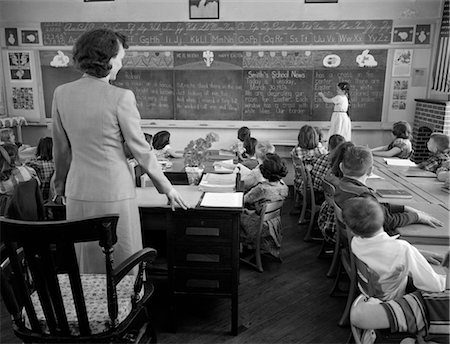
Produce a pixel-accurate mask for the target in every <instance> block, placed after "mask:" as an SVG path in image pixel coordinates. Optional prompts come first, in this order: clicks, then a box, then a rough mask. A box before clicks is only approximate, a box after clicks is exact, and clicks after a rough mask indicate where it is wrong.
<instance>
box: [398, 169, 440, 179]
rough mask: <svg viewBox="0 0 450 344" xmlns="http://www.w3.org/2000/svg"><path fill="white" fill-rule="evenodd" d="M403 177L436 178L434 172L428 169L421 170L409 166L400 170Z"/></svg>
mask: <svg viewBox="0 0 450 344" xmlns="http://www.w3.org/2000/svg"><path fill="white" fill-rule="evenodd" d="M402 174H403V175H404V176H405V177H422V178H436V174H434V173H433V172H430V171H425V170H422V169H420V168H418V167H409V168H408V169H407V170H406V171H404V172H402Z"/></svg>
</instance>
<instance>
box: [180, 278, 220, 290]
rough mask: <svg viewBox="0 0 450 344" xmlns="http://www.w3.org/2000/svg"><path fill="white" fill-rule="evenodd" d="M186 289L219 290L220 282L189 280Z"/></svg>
mask: <svg viewBox="0 0 450 344" xmlns="http://www.w3.org/2000/svg"><path fill="white" fill-rule="evenodd" d="M186 287H188V288H210V289H219V281H217V280H200V279H188V280H187V281H186Z"/></svg>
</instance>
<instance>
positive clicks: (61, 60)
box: [50, 50, 69, 68]
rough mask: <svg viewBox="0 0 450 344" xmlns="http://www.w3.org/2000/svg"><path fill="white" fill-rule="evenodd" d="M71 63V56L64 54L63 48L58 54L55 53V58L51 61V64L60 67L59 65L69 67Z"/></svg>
mask: <svg viewBox="0 0 450 344" xmlns="http://www.w3.org/2000/svg"><path fill="white" fill-rule="evenodd" d="M68 65H69V56H67V55H64V53H63V52H62V51H61V50H58V55H55V56H54V57H53V59H52V60H51V61H50V66H52V67H55V68H58V67H67V66H68Z"/></svg>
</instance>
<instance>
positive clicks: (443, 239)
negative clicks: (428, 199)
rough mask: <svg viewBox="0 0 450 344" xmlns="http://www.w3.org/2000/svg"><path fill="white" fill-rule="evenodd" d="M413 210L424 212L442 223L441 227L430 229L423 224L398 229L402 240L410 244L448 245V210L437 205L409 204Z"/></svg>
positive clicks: (449, 239) (449, 234)
mask: <svg viewBox="0 0 450 344" xmlns="http://www.w3.org/2000/svg"><path fill="white" fill-rule="evenodd" d="M409 205H410V206H412V207H413V208H415V209H418V210H421V211H424V212H426V213H428V214H430V215H432V216H434V217H435V218H436V219H438V220H439V221H441V222H442V223H443V226H442V227H436V228H433V227H430V226H426V225H423V224H419V223H416V224H412V225H408V226H405V227H400V228H398V231H399V233H400V235H401V238H402V239H405V240H406V241H409V242H410V243H412V244H426V245H445V246H446V247H447V248H448V246H449V245H450V219H449V213H448V210H447V209H445V208H444V207H443V206H442V205H439V204H426V203H417V204H409Z"/></svg>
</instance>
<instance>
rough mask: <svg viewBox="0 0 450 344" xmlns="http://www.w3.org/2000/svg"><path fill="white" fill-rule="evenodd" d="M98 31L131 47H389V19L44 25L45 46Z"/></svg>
mask: <svg viewBox="0 0 450 344" xmlns="http://www.w3.org/2000/svg"><path fill="white" fill-rule="evenodd" d="M101 27H105V28H110V29H112V30H115V31H119V32H121V33H123V34H125V35H126V36H127V37H128V40H129V43H130V45H131V46H202V45H203V46H204V45H215V46H264V45H266V46H275V45H276V46H281V45H291V46H293V45H295V46H301V45H305V46H310V45H374V44H389V43H391V31H392V20H321V21H239V22H43V23H41V29H42V38H43V43H44V45H46V46H68V45H69V46H71V45H73V43H74V42H75V41H76V40H77V38H78V37H79V36H80V35H82V34H83V33H84V32H86V31H89V30H92V29H94V28H101Z"/></svg>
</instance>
